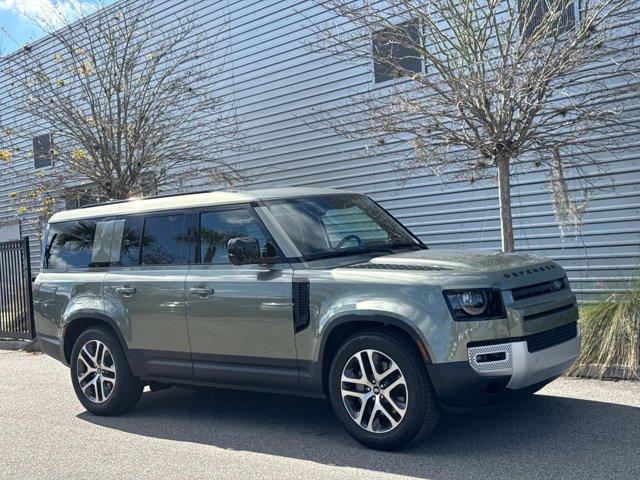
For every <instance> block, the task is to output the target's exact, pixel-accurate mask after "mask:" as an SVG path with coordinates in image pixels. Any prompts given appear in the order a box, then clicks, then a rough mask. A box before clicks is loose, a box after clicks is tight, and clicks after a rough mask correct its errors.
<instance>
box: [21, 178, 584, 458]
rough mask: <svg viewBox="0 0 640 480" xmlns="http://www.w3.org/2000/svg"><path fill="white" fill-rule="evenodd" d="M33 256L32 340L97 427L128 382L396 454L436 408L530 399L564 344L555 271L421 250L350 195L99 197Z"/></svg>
mask: <svg viewBox="0 0 640 480" xmlns="http://www.w3.org/2000/svg"><path fill="white" fill-rule="evenodd" d="M42 252H43V253H42V266H41V272H40V274H39V275H38V277H37V279H36V281H35V285H34V306H35V314H36V330H37V334H38V338H39V340H40V343H41V345H42V348H43V349H44V351H45V352H46V353H48V354H49V355H51V356H53V357H54V358H56V359H58V360H60V361H61V362H63V363H64V364H66V365H69V367H70V371H71V381H72V383H73V387H74V389H75V392H76V394H77V396H78V398H79V400H80V402H82V404H83V405H84V406H85V408H86V409H87V410H89V411H90V412H93V413H94V414H97V415H116V414H120V413H123V412H125V411H127V410H129V409H131V408H133V407H134V406H135V404H136V403H137V402H138V400H139V399H140V396H141V395H142V392H143V389H144V387H145V386H150V387H151V390H155V389H157V388H164V387H165V386H189V387H193V386H199V387H220V388H231V389H239V390H260V391H269V392H281V393H296V394H302V395H310V396H319V397H327V398H328V399H329V401H330V402H331V404H332V406H333V409H334V411H335V413H336V415H337V416H338V418H339V419H340V420H341V422H342V423H343V424H344V426H345V428H346V430H347V431H348V432H349V434H350V435H352V436H353V437H354V438H355V439H356V440H358V441H359V442H361V443H363V444H364V445H367V446H369V447H371V448H378V449H399V448H402V447H405V446H407V445H409V444H411V443H414V442H416V441H418V440H420V439H421V438H423V437H424V436H425V435H427V434H428V433H429V432H430V431H431V430H432V429H433V428H434V426H435V425H436V423H437V421H438V418H439V414H440V412H441V410H442V409H445V410H461V409H467V408H469V407H474V406H478V405H483V404H487V403H492V402H497V401H501V400H504V399H511V398H519V397H523V396H527V395H530V394H532V393H533V392H535V391H536V390H538V389H540V388H541V387H542V386H544V385H545V384H547V383H548V382H550V381H552V380H553V379H554V378H556V377H557V376H558V375H560V374H562V373H563V372H564V371H565V370H566V369H567V368H568V367H569V366H571V364H572V363H573V362H574V360H575V359H576V357H577V355H578V353H579V350H580V327H579V326H578V324H577V319H578V310H577V306H576V298H575V296H574V294H573V293H572V292H571V289H570V287H569V283H568V281H567V276H566V274H565V272H564V271H563V270H562V268H561V267H559V266H558V265H557V264H555V263H554V262H552V261H550V260H547V259H544V258H540V257H536V256H533V255H527V254H513V253H500V252H495V253H494V252H481V251H448V250H431V249H429V248H427V246H426V245H425V244H424V243H422V242H421V241H420V240H419V239H418V238H416V237H415V236H414V235H413V234H412V233H411V232H410V231H409V230H407V228H405V227H404V226H403V225H402V224H400V223H399V222H398V221H397V220H395V219H394V218H393V217H392V216H391V215H390V214H389V213H388V212H386V211H385V210H384V209H383V208H381V207H380V206H379V205H377V204H376V203H375V202H374V201H373V200H371V199H370V198H368V197H367V196H365V195H361V194H357V193H347V192H343V191H338V190H326V189H271V190H262V191H220V192H208V193H194V194H188V195H174V196H165V197H154V198H149V199H134V200H127V201H121V202H111V203H107V204H103V205H97V206H91V207H87V208H82V209H78V210H70V211H65V212H60V213H57V214H55V215H53V217H52V218H51V220H50V222H49V225H48V228H47V232H46V235H45V236H44V238H43V246H42Z"/></svg>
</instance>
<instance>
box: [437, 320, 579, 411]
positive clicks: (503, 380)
mask: <svg viewBox="0 0 640 480" xmlns="http://www.w3.org/2000/svg"><path fill="white" fill-rule="evenodd" d="M580 344H581V331H580V327H579V325H578V326H577V334H576V335H575V336H574V337H573V338H570V339H568V340H566V341H564V342H562V343H558V344H555V345H553V346H550V347H548V348H544V349H540V350H537V351H534V352H530V351H529V347H528V342H527V341H526V340H520V339H518V341H511V342H509V341H504V342H502V341H501V342H498V343H496V342H494V343H492V344H490V345H478V346H472V347H470V348H468V350H467V351H468V355H469V361H468V362H446V363H439V364H430V365H427V369H428V371H429V375H430V377H431V381H432V383H433V387H434V390H435V392H436V395H437V397H438V400H439V402H440V403H441V404H442V406H443V407H444V408H445V409H447V410H459V409H467V408H469V407H477V406H481V405H486V404H490V403H497V402H500V401H505V400H512V399H518V398H520V397H523V396H526V395H528V394H529V393H530V392H533V391H535V390H537V389H539V388H541V387H542V386H544V385H545V384H547V383H549V382H550V381H552V380H553V379H555V378H556V377H558V376H559V375H561V374H562V373H563V372H565V371H566V370H567V369H568V368H569V367H570V366H571V365H572V364H573V362H575V360H576V358H577V357H578V355H579V353H580ZM503 352H504V359H501V360H496V361H483V360H485V359H487V358H488V359H492V358H495V357H494V356H493V355H495V354H500V353H503ZM482 355H485V357H482ZM486 355H488V356H486ZM498 356H500V355H498Z"/></svg>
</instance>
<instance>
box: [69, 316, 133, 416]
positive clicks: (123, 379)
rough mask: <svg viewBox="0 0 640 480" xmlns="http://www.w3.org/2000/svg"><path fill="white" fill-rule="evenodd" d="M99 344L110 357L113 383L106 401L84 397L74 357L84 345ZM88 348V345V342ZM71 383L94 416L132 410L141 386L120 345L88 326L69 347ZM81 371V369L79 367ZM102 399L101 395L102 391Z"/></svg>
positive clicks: (110, 334) (100, 329)
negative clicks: (95, 342) (114, 377)
mask: <svg viewBox="0 0 640 480" xmlns="http://www.w3.org/2000/svg"><path fill="white" fill-rule="evenodd" d="M96 340H97V341H99V342H102V343H103V344H104V345H106V347H107V348H108V349H109V352H110V356H111V358H112V368H113V369H115V372H116V373H115V375H116V381H115V384H114V385H113V388H112V389H111V390H110V392H109V395H108V397H107V398H106V400H104V401H102V402H96V401H93V400H91V399H90V398H89V397H88V395H86V394H85V393H84V392H83V390H82V387H81V385H80V381H79V379H78V368H79V367H78V356H79V355H80V352H81V349H82V347H83V346H85V345H86V344H87V343H88V342H92V341H96ZM90 345H91V343H90ZM70 367H71V368H70V370H71V382H72V383H73V389H74V390H75V392H76V396H77V397H78V400H80V403H82V405H83V406H84V407H85V408H86V409H87V410H88V411H90V412H91V413H94V414H96V415H104V416H109V415H118V414H120V413H124V412H126V411H128V410H130V409H132V408H133V407H134V406H135V405H136V404H137V403H138V400H140V396H141V395H142V390H143V389H144V385H143V383H142V382H141V381H140V380H139V379H138V378H137V377H135V376H134V375H133V373H131V368H130V367H129V362H128V361H127V357H126V356H125V354H124V351H123V350H122V347H121V346H120V342H119V341H118V339H117V338H115V336H114V335H113V334H112V333H111V332H109V331H108V330H106V329H103V328H99V327H91V328H89V329H87V330H85V331H84V332H82V333H81V334H80V336H79V337H78V338H77V340H76V342H75V343H74V345H73V350H72V352H71V361H70ZM80 368H82V367H80ZM102 392H103V396H106V395H104V391H102Z"/></svg>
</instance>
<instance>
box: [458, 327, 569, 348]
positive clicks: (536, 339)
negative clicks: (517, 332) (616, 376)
mask: <svg viewBox="0 0 640 480" xmlns="http://www.w3.org/2000/svg"><path fill="white" fill-rule="evenodd" d="M577 335H578V322H573V323H568V324H567V325H562V326H561V327H556V328H552V329H551V330H545V331H544V332H538V333H532V334H531V335H526V336H524V337H508V338H496V339H492V340H475V341H472V342H469V343H468V344H467V348H475V347H486V346H488V345H499V344H501V343H510V342H525V341H526V342H527V348H528V350H529V352H531V353H533V352H537V351H539V350H544V349H545V348H549V347H553V346H554V345H558V344H559V343H562V342H566V341H567V340H571V339H572V338H575V337H576V336H577Z"/></svg>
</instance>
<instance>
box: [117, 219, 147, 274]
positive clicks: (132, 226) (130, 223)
mask: <svg viewBox="0 0 640 480" xmlns="http://www.w3.org/2000/svg"><path fill="white" fill-rule="evenodd" d="M142 221H143V217H129V218H127V219H125V221H124V227H123V229H122V243H121V244H120V260H119V261H118V262H117V265H120V266H123V267H130V266H132V265H138V263H139V260H140V237H141V236H142Z"/></svg>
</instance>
